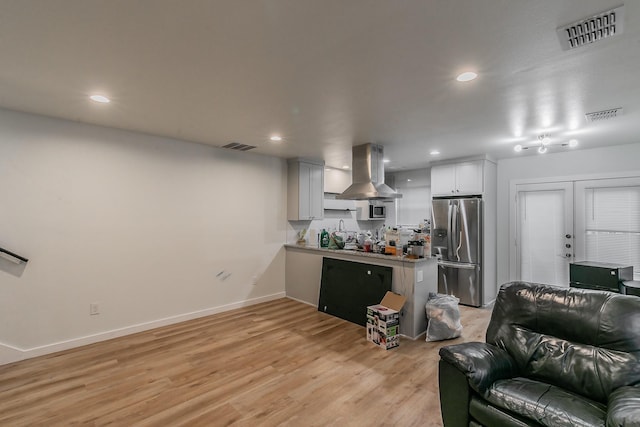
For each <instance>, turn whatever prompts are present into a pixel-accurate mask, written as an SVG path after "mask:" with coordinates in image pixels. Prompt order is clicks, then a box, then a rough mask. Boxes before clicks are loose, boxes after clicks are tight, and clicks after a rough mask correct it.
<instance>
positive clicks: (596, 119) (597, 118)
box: [584, 108, 624, 122]
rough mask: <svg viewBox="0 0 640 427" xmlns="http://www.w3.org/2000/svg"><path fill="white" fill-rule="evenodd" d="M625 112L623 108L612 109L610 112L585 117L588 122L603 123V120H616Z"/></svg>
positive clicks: (603, 111) (605, 111) (588, 114)
mask: <svg viewBox="0 0 640 427" xmlns="http://www.w3.org/2000/svg"><path fill="white" fill-rule="evenodd" d="M623 112H624V110H623V109H622V108H611V109H609V110H602V111H596V112H593V113H587V114H585V115H584V117H585V118H586V119H587V121H588V122H601V121H603V120H609V119H614V118H616V117H618V116H620V115H622V113H623Z"/></svg>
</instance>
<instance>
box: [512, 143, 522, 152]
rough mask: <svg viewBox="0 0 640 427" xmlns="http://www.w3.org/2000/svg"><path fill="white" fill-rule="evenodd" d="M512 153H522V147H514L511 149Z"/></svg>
mask: <svg viewBox="0 0 640 427" xmlns="http://www.w3.org/2000/svg"><path fill="white" fill-rule="evenodd" d="M513 151H515V152H516V153H519V152H521V151H522V145H520V144H518V145H516V146H515V147H513Z"/></svg>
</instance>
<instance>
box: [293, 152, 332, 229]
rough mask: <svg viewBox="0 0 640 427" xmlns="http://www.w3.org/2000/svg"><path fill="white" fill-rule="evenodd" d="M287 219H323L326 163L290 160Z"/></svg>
mask: <svg viewBox="0 0 640 427" xmlns="http://www.w3.org/2000/svg"><path fill="white" fill-rule="evenodd" d="M287 191H288V193H287V219H288V220H289V221H301V220H312V219H322V217H323V214H324V162H323V161H318V160H308V159H290V160H289V161H288V174H287Z"/></svg>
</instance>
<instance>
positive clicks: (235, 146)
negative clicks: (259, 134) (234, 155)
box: [222, 142, 256, 151]
mask: <svg viewBox="0 0 640 427" xmlns="http://www.w3.org/2000/svg"><path fill="white" fill-rule="evenodd" d="M222 148H228V149H229V150H236V151H249V150H253V149H254V148H256V146H255V145H246V144H240V143H239V142H230V143H228V144H227V145H223V146H222Z"/></svg>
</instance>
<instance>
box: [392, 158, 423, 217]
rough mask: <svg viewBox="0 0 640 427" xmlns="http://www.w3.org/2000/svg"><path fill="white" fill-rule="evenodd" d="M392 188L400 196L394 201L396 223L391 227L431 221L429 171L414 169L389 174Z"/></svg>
mask: <svg viewBox="0 0 640 427" xmlns="http://www.w3.org/2000/svg"><path fill="white" fill-rule="evenodd" d="M390 175H392V176H393V181H394V188H395V189H396V190H397V191H398V193H401V194H402V198H400V199H396V201H395V203H396V221H395V224H392V225H410V226H413V227H415V226H417V225H418V224H421V223H424V220H425V219H431V169H430V168H425V169H415V170H408V171H401V172H394V173H392V174H390Z"/></svg>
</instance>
